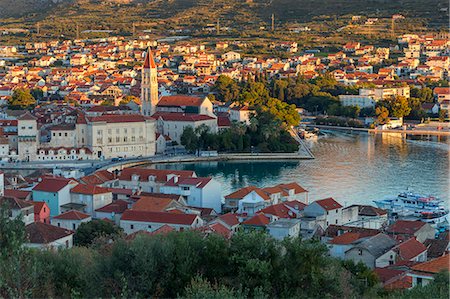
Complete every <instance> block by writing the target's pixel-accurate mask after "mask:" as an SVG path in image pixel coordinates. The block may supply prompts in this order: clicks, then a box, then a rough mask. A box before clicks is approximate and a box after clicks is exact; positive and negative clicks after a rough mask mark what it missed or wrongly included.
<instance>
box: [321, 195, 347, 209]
mask: <svg viewBox="0 0 450 299" xmlns="http://www.w3.org/2000/svg"><path fill="white" fill-rule="evenodd" d="M315 203H317V204H318V205H320V206H321V207H322V208H324V209H325V210H327V211H330V210H335V209H339V208H342V206H341V204H340V203H338V202H337V201H335V200H334V199H333V198H331V197H329V198H325V199H321V200H316V201H315Z"/></svg>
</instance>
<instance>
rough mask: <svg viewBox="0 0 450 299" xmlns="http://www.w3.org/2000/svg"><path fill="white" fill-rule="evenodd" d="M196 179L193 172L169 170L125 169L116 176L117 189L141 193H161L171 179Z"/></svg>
mask: <svg viewBox="0 0 450 299" xmlns="http://www.w3.org/2000/svg"><path fill="white" fill-rule="evenodd" d="M174 177H177V178H191V177H192V178H196V177H197V175H196V173H195V172H194V171H190V170H171V169H147V168H125V169H123V170H122V171H121V172H120V174H119V175H118V177H117V178H118V180H119V181H118V187H119V188H126V189H131V190H133V191H142V192H157V193H159V192H161V190H160V188H161V186H163V185H164V184H165V183H167V182H168V181H169V180H171V179H172V178H174Z"/></svg>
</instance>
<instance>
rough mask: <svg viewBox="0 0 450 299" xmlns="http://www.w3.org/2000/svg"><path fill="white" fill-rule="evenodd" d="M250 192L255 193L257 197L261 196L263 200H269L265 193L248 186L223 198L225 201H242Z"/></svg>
mask: <svg viewBox="0 0 450 299" xmlns="http://www.w3.org/2000/svg"><path fill="white" fill-rule="evenodd" d="M252 191H255V192H256V193H257V194H258V195H259V196H261V197H262V198H263V199H264V200H269V199H270V197H269V195H267V194H266V193H264V192H263V191H262V190H261V189H259V188H257V187H255V186H248V187H244V188H241V189H239V190H237V191H235V192H233V193H231V194H228V195H227V196H225V198H226V199H242V198H244V197H245V196H247V195H248V194H249V193H251V192H252Z"/></svg>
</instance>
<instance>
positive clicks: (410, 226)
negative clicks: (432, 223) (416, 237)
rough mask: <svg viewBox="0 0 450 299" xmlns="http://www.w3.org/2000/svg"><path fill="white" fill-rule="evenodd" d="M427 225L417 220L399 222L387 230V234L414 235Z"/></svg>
mask: <svg viewBox="0 0 450 299" xmlns="http://www.w3.org/2000/svg"><path fill="white" fill-rule="evenodd" d="M425 224H426V223H425V222H422V221H419V220H416V221H410V220H397V221H396V222H395V223H393V224H392V225H390V226H389V227H388V228H387V230H386V231H387V232H389V233H395V234H411V235H412V234H414V233H415V232H416V231H418V230H419V229H421V228H422V226H424V225H425Z"/></svg>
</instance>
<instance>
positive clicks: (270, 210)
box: [258, 202, 306, 218]
mask: <svg viewBox="0 0 450 299" xmlns="http://www.w3.org/2000/svg"><path fill="white" fill-rule="evenodd" d="M297 205H298V207H299V210H302V209H303V208H304V207H305V206H306V205H305V204H304V203H301V202H297ZM258 213H263V214H269V215H274V216H277V217H280V218H297V215H296V214H295V213H294V212H292V211H291V210H290V209H289V208H288V207H287V202H282V203H279V204H276V205H271V206H268V207H266V208H264V209H262V210H260V211H259V212H258Z"/></svg>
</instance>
